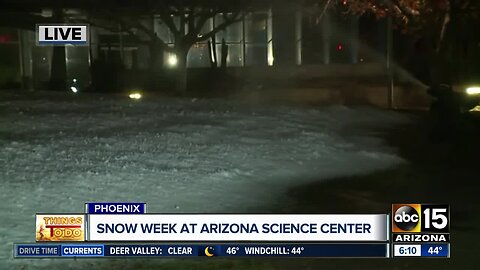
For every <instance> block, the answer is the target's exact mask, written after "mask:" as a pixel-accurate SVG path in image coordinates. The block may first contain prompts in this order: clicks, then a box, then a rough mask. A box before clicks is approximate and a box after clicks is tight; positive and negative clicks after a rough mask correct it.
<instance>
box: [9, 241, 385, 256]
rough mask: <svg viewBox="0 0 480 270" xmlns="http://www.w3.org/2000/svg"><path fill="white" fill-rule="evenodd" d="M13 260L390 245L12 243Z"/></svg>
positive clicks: (335, 251)
mask: <svg viewBox="0 0 480 270" xmlns="http://www.w3.org/2000/svg"><path fill="white" fill-rule="evenodd" d="M14 257H15V258H59V257H83V258H91V257H95V258H98V257H296V258H388V257H390V244H388V243H373V244H372V243H362V244H359V243H351V244H348V243H319V244H310V243H306V244H265V243H255V244H235V243H233V244H73V243H72V244H57V245H55V244H15V245H14Z"/></svg>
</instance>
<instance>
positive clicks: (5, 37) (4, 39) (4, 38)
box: [0, 35, 12, 43]
mask: <svg viewBox="0 0 480 270" xmlns="http://www.w3.org/2000/svg"><path fill="white" fill-rule="evenodd" d="M11 40H12V37H11V36H9V35H0V43H7V42H10V41H11Z"/></svg>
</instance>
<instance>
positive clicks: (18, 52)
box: [0, 5, 387, 89]
mask: <svg viewBox="0 0 480 270" xmlns="http://www.w3.org/2000/svg"><path fill="white" fill-rule="evenodd" d="M222 20H223V17H222V16H221V15H220V14H219V15H218V16H216V17H214V18H212V19H210V20H208V21H207V23H206V24H205V26H204V29H203V31H204V32H209V31H211V30H212V29H213V28H214V27H215V26H216V25H219V24H221V23H222ZM143 23H144V24H145V25H151V27H152V28H153V30H154V31H155V34H156V35H157V36H159V37H160V38H161V39H162V40H164V41H165V42H166V43H167V44H168V45H169V46H173V42H174V40H173V35H172V33H170V31H169V30H168V28H167V27H166V26H165V25H164V24H163V23H162V21H161V20H160V19H159V18H157V17H155V16H154V17H153V18H152V19H151V20H148V21H144V22H143ZM372 28H373V30H372ZM386 31H387V29H386V24H385V23H384V22H382V21H376V20H375V19H372V18H368V17H366V18H363V17H362V18H358V17H353V16H345V15H344V14H341V13H339V12H335V11H331V12H327V13H326V14H325V15H324V16H323V17H322V18H321V19H320V20H319V19H318V18H312V17H308V16H304V15H303V14H302V12H301V11H300V10H299V9H297V8H296V7H295V6H293V5H292V6H282V7H278V8H272V9H268V10H259V11H256V12H253V13H250V14H249V15H247V16H246V17H245V18H244V19H243V20H242V21H240V22H237V23H234V24H232V25H230V26H229V27H228V28H227V29H225V30H224V31H220V32H218V33H217V34H216V35H215V38H214V39H213V40H211V41H205V42H200V43H196V44H195V45H194V46H193V47H192V48H191V49H190V51H189V53H188V57H187V66H188V67H189V68H208V67H211V65H212V62H216V63H220V61H219V59H220V55H221V50H222V41H225V44H226V45H227V46H228V55H227V59H226V65H227V67H231V68H248V67H256V68H261V67H264V68H268V67H276V66H278V67H282V66H284V67H285V66H289V67H296V66H315V65H332V64H342V65H357V64H362V63H369V62H376V63H382V62H384V60H385V51H386ZM90 34H91V37H90V46H85V47H77V46H65V57H66V67H67V77H68V80H72V81H73V80H75V81H78V82H80V83H81V84H83V85H85V84H88V82H89V81H90V80H91V69H90V67H91V66H92V64H93V63H94V62H95V61H96V60H98V59H99V58H104V59H108V61H109V62H110V63H113V64H114V65H117V66H118V65H120V66H122V69H124V70H145V69H147V68H148V67H149V63H150V61H152V59H151V57H152V56H151V54H150V50H149V47H148V46H147V45H145V44H138V43H137V42H135V40H134V39H132V38H131V37H130V36H129V35H127V34H125V33H123V34H122V33H118V32H110V31H107V30H105V29H102V28H97V27H91V31H90ZM209 42H211V43H214V46H209V44H208V43H209ZM35 43H36V42H35V33H34V32H33V31H25V30H14V29H7V28H3V29H2V28H0V54H1V55H2V57H0V59H1V60H0V70H1V71H0V73H1V74H2V76H0V87H3V88H11V87H14V86H19V85H21V84H23V85H22V86H23V87H25V88H34V89H42V88H45V86H46V83H47V81H48V80H49V78H50V73H51V63H52V54H53V48H52V47H41V46H36V44H35ZM158 57H159V59H156V60H157V61H158V62H159V63H162V66H161V67H159V68H164V69H173V68H175V64H176V60H175V55H172V54H171V53H163V54H161V55H159V56H158ZM212 58H215V59H216V61H214V60H215V59H212ZM217 65H218V64H217Z"/></svg>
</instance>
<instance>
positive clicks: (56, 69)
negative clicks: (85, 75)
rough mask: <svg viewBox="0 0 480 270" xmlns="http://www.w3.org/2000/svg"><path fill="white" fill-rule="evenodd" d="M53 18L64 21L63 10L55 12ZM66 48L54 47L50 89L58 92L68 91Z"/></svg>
mask: <svg viewBox="0 0 480 270" xmlns="http://www.w3.org/2000/svg"><path fill="white" fill-rule="evenodd" d="M53 18H55V19H56V20H58V21H59V22H61V21H63V12H62V10H61V9H55V10H54V11H53ZM65 56H66V55H65V46H54V47H53V55H52V66H51V70H50V71H51V73H50V88H51V89H52V90H56V91H65V90H66V89H67V62H66V57H65Z"/></svg>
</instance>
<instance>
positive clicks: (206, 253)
mask: <svg viewBox="0 0 480 270" xmlns="http://www.w3.org/2000/svg"><path fill="white" fill-rule="evenodd" d="M210 248H211V247H206V248H205V256H207V257H213V255H215V254H213V253H210ZM212 249H213V248H212Z"/></svg>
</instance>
